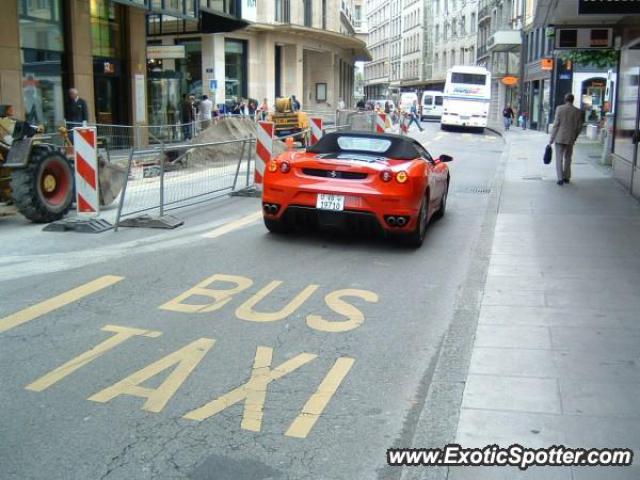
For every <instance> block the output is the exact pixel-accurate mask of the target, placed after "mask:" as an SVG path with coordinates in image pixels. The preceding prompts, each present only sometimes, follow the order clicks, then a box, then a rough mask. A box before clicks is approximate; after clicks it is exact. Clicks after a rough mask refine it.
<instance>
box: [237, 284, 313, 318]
mask: <svg viewBox="0 0 640 480" xmlns="http://www.w3.org/2000/svg"><path fill="white" fill-rule="evenodd" d="M281 284H282V281H280V280H273V281H271V282H269V283H268V284H267V286H266V287H264V288H262V289H261V290H260V291H259V292H258V293H256V294H255V295H254V296H252V297H251V298H250V299H249V300H247V301H246V302H244V303H243V304H242V305H240V306H239V307H238V309H237V310H236V317H238V318H239V319H241V320H247V321H250V322H275V321H278V320H282V319H284V318H287V317H288V316H289V315H291V314H292V313H293V312H295V311H296V310H297V309H298V308H300V307H301V306H302V304H303V303H304V302H306V301H307V300H308V299H309V297H310V296H311V295H313V294H314V292H315V291H316V290H317V289H318V288H319V287H320V286H319V285H308V286H307V287H305V289H304V290H302V292H300V293H299V294H298V295H296V297H295V298H294V299H293V300H291V301H290V302H289V303H288V304H287V305H286V306H285V307H284V308H282V309H281V310H280V311H278V312H273V313H267V312H257V311H255V310H254V309H253V307H255V306H256V305H257V304H258V303H259V302H260V301H261V300H263V299H264V298H265V297H266V296H267V295H269V294H270V293H271V292H273V291H274V290H275V289H276V288H278V287H279V286H280V285H281Z"/></svg>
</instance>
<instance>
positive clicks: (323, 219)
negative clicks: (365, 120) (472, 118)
mask: <svg viewBox="0 0 640 480" xmlns="http://www.w3.org/2000/svg"><path fill="white" fill-rule="evenodd" d="M451 160H453V159H452V158H451V157H450V156H448V155H440V157H439V158H433V157H432V156H431V155H430V154H429V152H427V150H426V149H425V148H424V147H423V146H422V145H421V144H420V143H419V142H418V141H416V140H414V139H413V138H410V137H406V136H400V135H392V134H374V133H361V132H335V133H329V134H325V135H324V136H323V137H322V138H321V139H320V141H319V142H318V143H316V144H315V145H313V146H312V147H309V148H307V149H306V151H298V152H296V151H291V150H290V151H287V152H284V153H282V154H281V155H279V156H278V157H277V158H275V159H274V160H272V161H271V162H270V163H269V165H267V166H266V168H265V174H264V188H263V193H262V207H263V213H264V223H265V225H266V227H267V228H268V229H269V230H270V231H271V232H278V233H280V232H285V231H288V230H289V229H291V228H292V227H294V226H296V225H300V224H303V225H308V224H311V225H317V226H320V227H355V228H358V229H372V230H382V231H383V232H385V233H387V234H393V235H400V236H403V237H405V238H406V240H407V241H408V242H409V243H410V244H412V245H414V246H420V245H422V242H423V240H424V237H425V232H426V229H427V225H428V223H429V221H430V220H431V218H432V217H434V216H435V217H441V216H443V215H444V212H445V208H446V206H447V192H448V190H449V181H450V175H449V168H448V167H447V162H450V161H451Z"/></svg>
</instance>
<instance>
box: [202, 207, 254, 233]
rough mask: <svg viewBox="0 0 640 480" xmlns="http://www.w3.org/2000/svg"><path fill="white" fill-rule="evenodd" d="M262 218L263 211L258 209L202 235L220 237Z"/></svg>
mask: <svg viewBox="0 0 640 480" xmlns="http://www.w3.org/2000/svg"><path fill="white" fill-rule="evenodd" d="M261 218H262V212H261V211H257V212H254V213H251V214H249V215H246V216H244V217H242V218H239V219H238V220H234V221H232V222H229V223H227V224H226V225H222V226H221V227H218V228H216V229H214V230H211V231H210V232H207V233H204V234H203V235H202V236H203V237H204V238H218V237H221V236H223V235H226V234H227V233H230V232H233V231H234V230H238V229H240V228H242V227H246V226H247V225H250V224H252V223H254V222H256V221H258V220H259V219H261Z"/></svg>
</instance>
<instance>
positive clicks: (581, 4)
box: [578, 0, 640, 15]
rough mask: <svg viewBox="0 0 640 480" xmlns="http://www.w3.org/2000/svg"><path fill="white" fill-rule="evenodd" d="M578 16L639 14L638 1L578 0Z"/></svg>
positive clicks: (639, 2)
mask: <svg viewBox="0 0 640 480" xmlns="http://www.w3.org/2000/svg"><path fill="white" fill-rule="evenodd" d="M578 14H579V15H609V14H618V15H619V14H622V15H633V14H636V15H638V14H640V0H578Z"/></svg>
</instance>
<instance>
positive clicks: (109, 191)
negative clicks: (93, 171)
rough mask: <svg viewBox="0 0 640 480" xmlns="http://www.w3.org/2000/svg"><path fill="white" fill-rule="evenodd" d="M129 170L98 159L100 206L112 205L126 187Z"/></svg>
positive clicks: (101, 158)
mask: <svg viewBox="0 0 640 480" xmlns="http://www.w3.org/2000/svg"><path fill="white" fill-rule="evenodd" d="M126 176H127V169H126V168H124V167H123V166H121V165H118V164H115V163H109V162H107V160H105V159H104V157H102V156H100V157H98V182H99V183H100V206H101V207H106V206H108V205H111V204H112V203H113V202H114V200H115V199H116V198H118V195H120V192H121V191H122V187H123V186H124V181H125V179H126Z"/></svg>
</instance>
